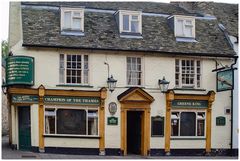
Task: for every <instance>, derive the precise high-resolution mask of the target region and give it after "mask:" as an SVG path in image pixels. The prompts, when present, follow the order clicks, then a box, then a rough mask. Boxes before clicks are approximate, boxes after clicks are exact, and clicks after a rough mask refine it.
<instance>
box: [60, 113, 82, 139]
mask: <svg viewBox="0 0 240 161" xmlns="http://www.w3.org/2000/svg"><path fill="white" fill-rule="evenodd" d="M57 133H58V134H79V135H86V111H85V110H72V109H71V110H66V109H58V110H57Z"/></svg>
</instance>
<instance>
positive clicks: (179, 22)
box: [176, 20, 184, 36]
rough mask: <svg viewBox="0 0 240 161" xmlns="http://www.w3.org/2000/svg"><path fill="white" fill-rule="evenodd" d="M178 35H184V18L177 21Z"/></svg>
mask: <svg viewBox="0 0 240 161" xmlns="http://www.w3.org/2000/svg"><path fill="white" fill-rule="evenodd" d="M176 32H177V33H176V35H178V36H184V33H183V20H177V22H176Z"/></svg>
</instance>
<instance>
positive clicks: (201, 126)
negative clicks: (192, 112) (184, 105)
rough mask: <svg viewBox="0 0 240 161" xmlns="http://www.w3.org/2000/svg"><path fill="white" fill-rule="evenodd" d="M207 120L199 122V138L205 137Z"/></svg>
mask: <svg viewBox="0 0 240 161" xmlns="http://www.w3.org/2000/svg"><path fill="white" fill-rule="evenodd" d="M204 127H205V120H198V121H197V136H204Z"/></svg>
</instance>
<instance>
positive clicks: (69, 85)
mask: <svg viewBox="0 0 240 161" xmlns="http://www.w3.org/2000/svg"><path fill="white" fill-rule="evenodd" d="M56 86H57V87H86V88H93V86H90V85H80V84H79V85H78V84H76V85H75V84H58V85H56Z"/></svg>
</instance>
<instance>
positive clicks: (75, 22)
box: [73, 18, 81, 30]
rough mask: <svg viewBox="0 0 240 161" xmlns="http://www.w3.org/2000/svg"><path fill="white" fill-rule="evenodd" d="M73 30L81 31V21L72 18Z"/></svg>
mask: <svg viewBox="0 0 240 161" xmlns="http://www.w3.org/2000/svg"><path fill="white" fill-rule="evenodd" d="M73 29H76V30H81V19H80V18H73Z"/></svg>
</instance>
